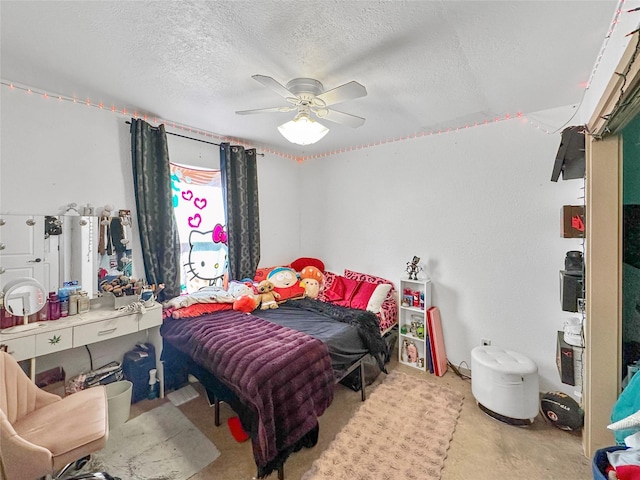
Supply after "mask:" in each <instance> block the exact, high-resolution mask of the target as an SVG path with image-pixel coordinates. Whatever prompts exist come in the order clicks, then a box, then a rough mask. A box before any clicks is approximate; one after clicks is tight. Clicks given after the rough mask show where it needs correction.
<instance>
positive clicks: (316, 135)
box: [278, 112, 329, 145]
mask: <svg viewBox="0 0 640 480" xmlns="http://www.w3.org/2000/svg"><path fill="white" fill-rule="evenodd" d="M278 131H279V132H280V133H281V134H282V136H283V137H284V138H286V139H287V140H289V141H290V142H291V143H295V144H297V145H311V144H313V143H316V142H317V141H319V140H320V139H321V138H322V137H324V136H325V135H326V134H327V133H329V129H328V128H327V127H325V126H324V125H322V124H321V123H318V122H316V121H315V120H313V119H312V118H311V117H309V115H308V114H307V113H304V112H302V113H299V114H298V115H296V117H295V118H294V119H293V120H291V121H289V122H287V123H283V124H282V125H280V126H279V127H278Z"/></svg>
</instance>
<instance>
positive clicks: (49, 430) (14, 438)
mask: <svg viewBox="0 0 640 480" xmlns="http://www.w3.org/2000/svg"><path fill="white" fill-rule="evenodd" d="M108 425H109V423H108V411H107V396H106V392H105V388H104V387H102V386H99V387H93V388H89V389H87V390H82V391H81V392H78V393H75V394H73V395H70V396H67V397H64V398H61V397H59V396H58V395H53V394H51V393H48V392H45V391H44V390H41V389H40V388H38V387H37V386H36V385H35V384H34V383H33V382H32V381H31V380H30V379H29V377H27V375H26V374H25V373H24V372H23V371H22V369H21V368H20V366H19V365H18V363H17V362H16V361H15V359H14V358H13V357H12V356H11V355H9V354H8V353H5V352H0V474H1V475H0V478H6V479H11V480H34V479H37V478H40V477H44V476H46V475H52V476H53V477H54V478H56V476H57V475H60V474H62V473H63V472H65V471H66V470H67V467H69V466H70V465H72V464H74V463H75V462H76V460H78V459H81V458H83V457H86V456H88V455H89V454H91V453H93V452H96V451H98V450H100V449H102V448H103V447H104V446H105V445H106V443H107V436H108V430H109V426H108ZM107 477H108V476H107Z"/></svg>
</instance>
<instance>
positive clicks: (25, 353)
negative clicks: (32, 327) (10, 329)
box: [0, 335, 36, 361]
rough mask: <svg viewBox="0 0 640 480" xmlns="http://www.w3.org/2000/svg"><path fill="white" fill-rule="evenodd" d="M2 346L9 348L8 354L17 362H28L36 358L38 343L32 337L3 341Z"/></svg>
mask: <svg viewBox="0 0 640 480" xmlns="http://www.w3.org/2000/svg"><path fill="white" fill-rule="evenodd" d="M0 344H2V345H6V346H7V352H9V354H11V356H13V358H15V359H16V360H17V361H21V360H26V359H28V358H33V357H35V356H36V342H35V338H34V337H33V335H32V336H29V337H21V338H15V339H13V340H2V341H0Z"/></svg>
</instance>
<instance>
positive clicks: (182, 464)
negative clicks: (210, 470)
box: [83, 403, 220, 480]
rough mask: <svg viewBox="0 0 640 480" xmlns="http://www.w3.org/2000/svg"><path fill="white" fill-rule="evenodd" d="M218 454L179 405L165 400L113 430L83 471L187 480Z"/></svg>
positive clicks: (127, 478)
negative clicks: (101, 448) (102, 447)
mask: <svg viewBox="0 0 640 480" xmlns="http://www.w3.org/2000/svg"><path fill="white" fill-rule="evenodd" d="M219 455H220V452H219V451H218V449H217V448H216V446H215V445H214V444H213V443H211V441H210V440H209V439H208V438H207V437H205V436H204V434H202V432H200V430H198V428H197V427H196V426H195V425H194V424H193V423H191V421H190V420H189V419H188V418H187V417H185V416H184V414H183V413H182V412H181V411H180V410H179V409H178V408H176V407H175V406H174V405H173V404H172V403H165V404H163V405H161V406H159V407H156V408H154V409H153V410H151V411H149V412H146V413H143V414H141V415H139V416H137V417H135V418H133V419H131V420H129V421H128V422H127V423H125V424H123V425H120V426H119V427H117V428H116V429H114V430H112V431H110V432H109V440H108V442H107V446H106V448H104V449H103V450H101V451H100V452H98V453H96V454H94V455H93V456H92V459H91V461H90V462H89V464H88V465H87V467H85V468H84V469H83V471H90V472H107V473H109V474H110V475H112V476H114V477H119V478H121V479H122V480H152V479H153V480H186V479H188V478H189V477H191V476H192V475H193V474H195V473H197V472H199V471H200V470H202V469H203V468H204V467H206V466H207V465H209V464H210V463H211V462H213V461H214V460H215V459H216V458H218V456H219Z"/></svg>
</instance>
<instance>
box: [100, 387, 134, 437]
mask: <svg viewBox="0 0 640 480" xmlns="http://www.w3.org/2000/svg"><path fill="white" fill-rule="evenodd" d="M105 389H106V391H107V407H108V410H109V430H113V429H115V428H117V427H119V426H120V425H123V424H124V423H125V422H126V421H127V420H129V415H130V414H131V391H132V389H133V383H131V382H130V381H129V380H120V381H118V382H113V383H109V384H107V385H105Z"/></svg>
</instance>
